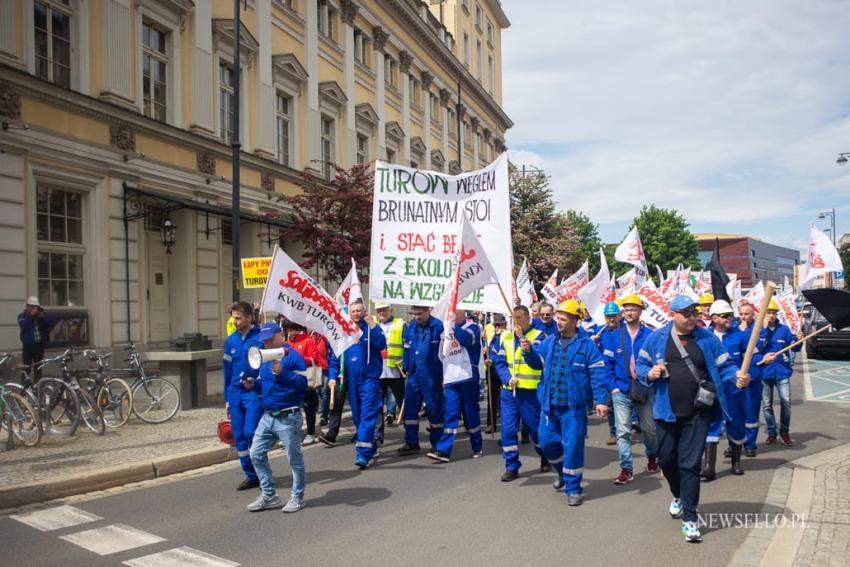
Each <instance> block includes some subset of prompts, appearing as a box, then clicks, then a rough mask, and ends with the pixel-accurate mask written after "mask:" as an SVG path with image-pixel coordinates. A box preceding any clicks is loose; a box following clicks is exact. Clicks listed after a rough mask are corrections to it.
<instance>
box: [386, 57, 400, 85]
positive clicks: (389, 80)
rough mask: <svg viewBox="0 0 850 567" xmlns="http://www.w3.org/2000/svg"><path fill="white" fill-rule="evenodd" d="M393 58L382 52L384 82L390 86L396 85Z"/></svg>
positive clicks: (395, 65) (395, 64)
mask: <svg viewBox="0 0 850 567" xmlns="http://www.w3.org/2000/svg"><path fill="white" fill-rule="evenodd" d="M397 65H398V64H397V63H396V62H395V59H393V58H392V56H391V55H389V54H384V83H386V84H387V85H388V86H391V87H397V86H398V83H397V82H396V67H397Z"/></svg>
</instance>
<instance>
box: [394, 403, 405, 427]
mask: <svg viewBox="0 0 850 567" xmlns="http://www.w3.org/2000/svg"><path fill="white" fill-rule="evenodd" d="M396 404H398V400H396ZM400 423H404V398H402V399H401V405H400V406H399V407H398V418H397V419H396V420H395V423H394V425H395V426H396V427H398V425H399V424H400Z"/></svg>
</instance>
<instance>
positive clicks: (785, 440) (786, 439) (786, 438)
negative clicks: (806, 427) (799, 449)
mask: <svg viewBox="0 0 850 567" xmlns="http://www.w3.org/2000/svg"><path fill="white" fill-rule="evenodd" d="M779 440H780V441H781V442H782V444H783V445H785V446H786V447H790V446H791V443H793V441H791V436H790V435H789V434H788V433H787V432H785V433H780V434H779Z"/></svg>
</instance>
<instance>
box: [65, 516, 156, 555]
mask: <svg viewBox="0 0 850 567" xmlns="http://www.w3.org/2000/svg"><path fill="white" fill-rule="evenodd" d="M61 539H64V540H65V541H68V542H71V543H73V544H75V545H79V546H80V547H82V548H83V549H87V550H88V551H92V552H94V553H97V554H98V555H110V554H112V553H118V552H119V551H127V550H128V549H133V548H136V547H142V546H145V545H152V544H154V543H159V542H161V541H165V538H164V537H159V536H157V535H153V534H149V533H147V532H143V531H142V530H137V529H136V528H132V527H130V526H125V525H124V524H112V525H111V526H104V527H102V528H95V529H93V530H86V531H83V532H78V533H75V534H70V535H66V536H62V537H61Z"/></svg>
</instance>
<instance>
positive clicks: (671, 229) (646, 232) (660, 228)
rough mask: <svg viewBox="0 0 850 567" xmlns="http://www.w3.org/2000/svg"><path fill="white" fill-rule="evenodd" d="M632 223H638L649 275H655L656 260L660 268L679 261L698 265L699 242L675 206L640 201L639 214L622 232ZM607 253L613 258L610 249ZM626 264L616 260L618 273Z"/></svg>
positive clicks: (696, 266) (689, 264) (696, 267)
mask: <svg viewBox="0 0 850 567" xmlns="http://www.w3.org/2000/svg"><path fill="white" fill-rule="evenodd" d="M635 225H637V227H638V233H639V234H640V241H641V244H642V245H643V251H644V254H645V255H646V263H647V267H648V268H649V275H650V276H655V272H656V270H655V265H656V264H658V265H659V266H661V269H662V270H668V269H674V268H675V267H676V266H678V265H679V264H680V263H681V264H682V265H684V266H685V267H686V268H688V267H690V268H693V269H699V267H700V264H699V257H698V255H697V252H698V251H699V244H698V243H697V240H696V238H694V235H693V234H691V231H690V229H689V225H688V221H687V220H685V217H684V216H682V214H681V213H679V212H678V211H676V210H675V209H662V208H659V207H656V206H655V205H654V204H653V205H650V206H646V205H644V206H643V208H642V209H641V210H640V214H638V216H637V217H635V219H634V221H632V223H631V224H630V225H629V228H628V230H626V234H628V233H629V231H630V230H631V229H632V228H634V226H635ZM624 236H625V235H624ZM614 248H616V247H614ZM610 254H611V256H610V259H611V260H613V256H614V252H613V249H612V250H611V252H610ZM630 268H631V266H629V265H627V264H620V263H619V262H617V265H616V270H617V273H618V274H622V273H624V272H625V271H626V270H629V269H630ZM653 279H657V278H655V277H654V278H653Z"/></svg>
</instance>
